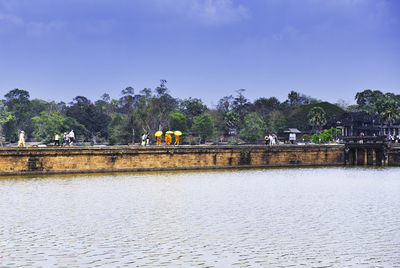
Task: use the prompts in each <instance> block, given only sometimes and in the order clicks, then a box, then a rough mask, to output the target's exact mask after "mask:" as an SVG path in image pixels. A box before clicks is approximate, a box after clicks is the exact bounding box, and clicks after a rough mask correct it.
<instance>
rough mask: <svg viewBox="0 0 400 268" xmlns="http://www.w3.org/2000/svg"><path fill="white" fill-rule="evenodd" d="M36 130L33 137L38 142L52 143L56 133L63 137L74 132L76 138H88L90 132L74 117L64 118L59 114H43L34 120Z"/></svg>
mask: <svg viewBox="0 0 400 268" xmlns="http://www.w3.org/2000/svg"><path fill="white" fill-rule="evenodd" d="M32 122H33V126H34V130H33V137H34V138H35V140H36V141H41V142H46V143H48V142H52V141H53V140H54V135H55V133H58V134H60V135H61V136H62V133H63V132H69V131H70V130H74V132H75V134H76V138H78V137H86V136H87V135H88V134H89V133H88V130H87V129H86V128H85V126H83V125H82V124H80V123H79V122H78V121H76V120H75V119H74V118H72V117H65V116H62V115H61V114H60V113H59V112H56V111H52V112H45V111H43V112H41V113H40V115H38V116H34V117H33V118H32Z"/></svg>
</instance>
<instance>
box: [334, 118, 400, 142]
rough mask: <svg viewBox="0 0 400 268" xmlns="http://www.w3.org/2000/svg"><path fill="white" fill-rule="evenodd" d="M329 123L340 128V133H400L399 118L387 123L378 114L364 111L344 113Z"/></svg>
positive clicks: (382, 134)
mask: <svg viewBox="0 0 400 268" xmlns="http://www.w3.org/2000/svg"><path fill="white" fill-rule="evenodd" d="M330 125H331V126H332V127H336V128H340V129H342V135H343V136H344V137H348V136H360V135H365V136H387V135H389V134H390V135H392V136H397V135H399V133H400V120H394V121H393V122H391V123H387V122H385V121H384V120H382V119H381V117H380V116H379V115H370V114H367V113H364V112H350V113H344V114H342V115H341V116H339V117H336V118H334V119H333V120H332V121H331V123H330Z"/></svg>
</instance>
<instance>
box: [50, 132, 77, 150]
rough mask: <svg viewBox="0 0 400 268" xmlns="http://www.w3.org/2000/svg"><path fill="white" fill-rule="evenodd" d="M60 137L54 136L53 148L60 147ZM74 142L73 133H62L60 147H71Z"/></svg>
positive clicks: (56, 134)
mask: <svg viewBox="0 0 400 268" xmlns="http://www.w3.org/2000/svg"><path fill="white" fill-rule="evenodd" d="M60 138H61V137H60V135H58V133H55V134H54V146H60ZM74 141H75V132H74V130H71V131H70V132H64V134H63V136H62V144H61V145H62V146H67V145H72V144H73V143H74Z"/></svg>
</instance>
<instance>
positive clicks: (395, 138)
mask: <svg viewBox="0 0 400 268" xmlns="http://www.w3.org/2000/svg"><path fill="white" fill-rule="evenodd" d="M386 139H387V140H388V141H389V142H391V143H399V141H400V136H399V135H391V134H388V135H387V137H386Z"/></svg>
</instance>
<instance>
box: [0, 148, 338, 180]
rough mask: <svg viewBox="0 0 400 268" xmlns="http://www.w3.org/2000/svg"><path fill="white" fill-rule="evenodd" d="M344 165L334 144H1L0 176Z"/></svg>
mask: <svg viewBox="0 0 400 268" xmlns="http://www.w3.org/2000/svg"><path fill="white" fill-rule="evenodd" d="M343 164H344V148H343V146H338V145H334V146H328V145H325V146H319V145H314V146H310V145H308V146H299V145H295V146H275V147H267V146H178V147H172V146H171V147H163V146H161V147H71V148H0V175H17V174H49V173H86V172H118V171H142V170H180V169H212V168H230V167H275V166H331V165H336V166H337V165H343Z"/></svg>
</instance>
